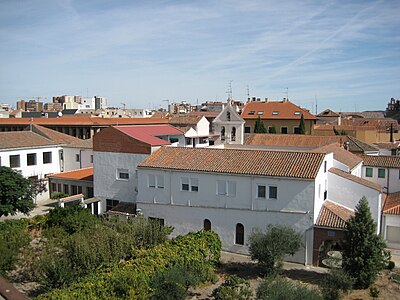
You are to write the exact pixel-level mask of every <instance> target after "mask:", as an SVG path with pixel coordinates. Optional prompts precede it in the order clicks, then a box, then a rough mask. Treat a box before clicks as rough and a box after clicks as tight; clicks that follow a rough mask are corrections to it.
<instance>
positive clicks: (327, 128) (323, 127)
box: [314, 124, 376, 134]
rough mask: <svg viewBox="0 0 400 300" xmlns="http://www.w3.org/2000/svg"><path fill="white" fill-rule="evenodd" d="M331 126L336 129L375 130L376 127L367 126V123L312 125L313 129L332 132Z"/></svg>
mask: <svg viewBox="0 0 400 300" xmlns="http://www.w3.org/2000/svg"><path fill="white" fill-rule="evenodd" d="M333 127H335V129H336V130H337V131H342V130H344V131H347V132H349V131H362V130H364V131H365V130H372V131H375V130H376V128H375V127H374V126H368V125H363V126H360V125H332V124H318V125H314V131H317V132H318V131H332V134H334V133H333Z"/></svg>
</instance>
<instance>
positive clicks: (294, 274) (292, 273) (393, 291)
mask: <svg viewBox="0 0 400 300" xmlns="http://www.w3.org/2000/svg"><path fill="white" fill-rule="evenodd" d="M221 262H222V263H221V266H220V268H219V269H218V270H217V274H218V281H217V282H216V283H215V284H209V285H203V286H200V287H198V288H196V289H193V290H190V297H189V298H188V299H190V300H206V299H211V294H212V292H213V290H214V289H215V288H217V287H218V286H220V285H221V284H222V283H223V282H224V280H225V278H226V277H227V276H228V275H232V274H235V275H237V276H240V277H242V278H244V279H246V280H249V282H250V287H251V288H252V290H253V292H254V295H255V291H256V289H257V287H258V285H259V284H260V283H261V281H262V277H261V269H259V268H258V266H257V265H256V263H255V262H254V261H251V259H250V258H249V257H248V256H246V255H239V254H233V253H228V252H222V253H221ZM283 269H284V272H283V276H286V277H288V278H290V279H292V280H295V281H301V282H302V283H304V284H310V285H315V286H316V285H318V284H319V283H320V281H321V279H322V278H323V276H324V274H325V273H327V272H328V270H327V269H325V268H319V267H310V266H304V265H301V264H295V263H285V264H284V266H283ZM398 272H400V270H398ZM375 286H376V287H377V288H378V289H379V297H378V298H377V299H382V300H397V299H398V300H400V284H397V283H395V282H393V281H391V280H390V279H389V277H388V272H383V273H382V274H381V275H380V276H379V278H378V280H377V281H376V283H375ZM343 299H344V300H368V299H373V298H372V297H371V296H370V295H369V289H367V290H355V291H352V292H351V293H350V294H348V295H346V296H345V297H344V298H343Z"/></svg>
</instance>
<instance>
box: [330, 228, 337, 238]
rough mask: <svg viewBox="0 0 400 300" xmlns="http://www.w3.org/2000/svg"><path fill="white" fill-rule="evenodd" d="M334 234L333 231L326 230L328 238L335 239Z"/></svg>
mask: <svg viewBox="0 0 400 300" xmlns="http://www.w3.org/2000/svg"><path fill="white" fill-rule="evenodd" d="M335 235H336V232H334V231H333V230H328V237H335Z"/></svg>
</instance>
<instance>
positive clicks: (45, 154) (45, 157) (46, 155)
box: [43, 152, 52, 164]
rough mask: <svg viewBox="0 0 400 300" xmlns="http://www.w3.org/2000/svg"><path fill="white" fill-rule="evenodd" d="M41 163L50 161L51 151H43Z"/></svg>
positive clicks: (49, 162)
mask: <svg viewBox="0 0 400 300" xmlns="http://www.w3.org/2000/svg"><path fill="white" fill-rule="evenodd" d="M43 163H44V164H51V163H52V155H51V152H43Z"/></svg>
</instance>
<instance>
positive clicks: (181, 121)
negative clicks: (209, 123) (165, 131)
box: [169, 115, 203, 126]
mask: <svg viewBox="0 0 400 300" xmlns="http://www.w3.org/2000/svg"><path fill="white" fill-rule="evenodd" d="M202 118H203V116H189V115H172V117H171V118H170V119H169V124H171V125H174V126H175V125H181V126H182V125H197V123H199V121H200V120H201V119H202Z"/></svg>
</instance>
